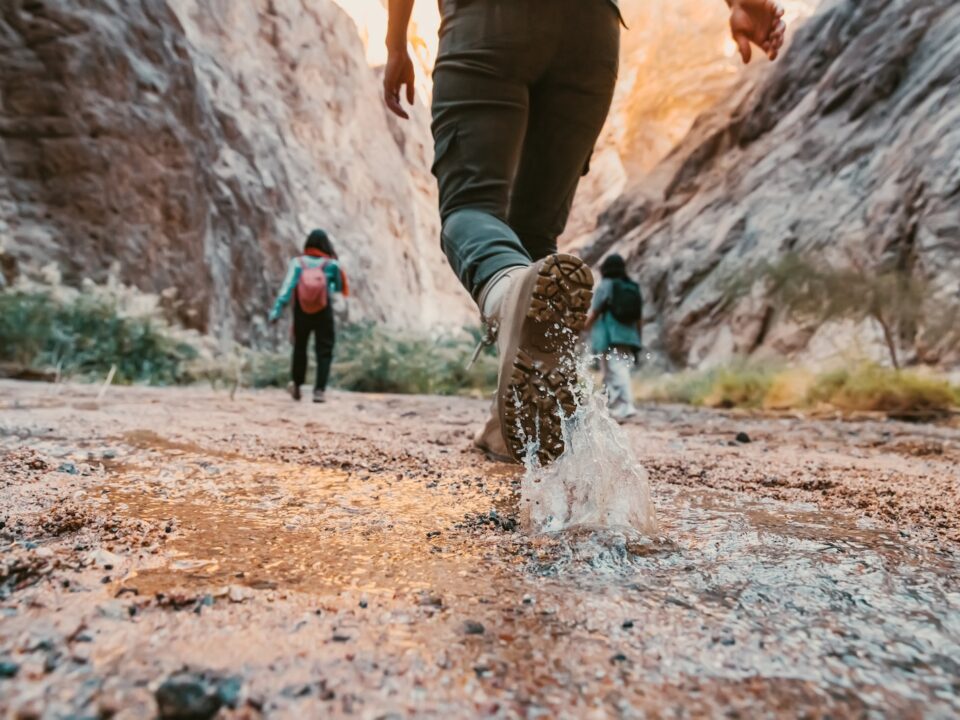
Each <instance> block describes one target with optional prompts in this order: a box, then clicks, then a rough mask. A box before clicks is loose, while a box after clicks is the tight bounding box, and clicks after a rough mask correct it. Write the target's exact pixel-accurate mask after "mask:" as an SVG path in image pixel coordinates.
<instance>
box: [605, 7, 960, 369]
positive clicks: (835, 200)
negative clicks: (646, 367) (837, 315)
mask: <svg viewBox="0 0 960 720" xmlns="http://www.w3.org/2000/svg"><path fill="white" fill-rule="evenodd" d="M958 68H960V5H958V4H957V3H956V2H953V0H857V1H853V0H847V1H843V2H833V3H828V4H827V5H825V6H824V8H823V9H822V10H821V12H820V13H819V14H818V15H816V16H815V17H813V18H812V19H810V20H809V21H807V23H806V24H805V25H804V26H802V27H801V28H800V30H799V31H798V32H797V33H796V35H795V36H794V38H793V40H792V44H791V46H790V48H789V50H788V52H787V53H786V55H785V56H784V57H783V58H782V59H781V60H779V61H778V62H777V63H776V64H774V65H772V66H766V67H763V68H756V69H754V70H752V71H751V73H749V74H748V75H747V79H746V80H745V81H744V87H743V88H742V89H740V90H739V91H737V92H735V93H734V95H733V96H732V97H730V98H729V99H728V100H726V101H724V102H723V103H721V104H720V105H719V106H718V107H717V108H716V109H715V110H713V111H711V112H710V113H708V114H706V115H704V116H703V117H701V118H700V119H699V120H698V121H697V123H696V124H695V126H694V128H693V130H692V131H691V133H690V134H689V136H688V137H687V138H686V139H685V140H684V141H683V142H682V143H681V144H680V146H679V147H678V148H677V149H676V150H675V151H674V152H673V153H672V154H671V155H670V156H669V157H668V158H667V159H666V160H665V161H664V162H663V163H661V165H660V166H658V168H656V169H655V170H654V172H653V173H652V174H651V175H649V176H647V177H645V178H644V179H643V180H641V181H639V182H637V183H634V184H633V185H632V186H631V187H629V188H628V189H627V190H626V191H625V192H624V193H623V195H621V197H620V198H619V199H618V200H617V201H616V202H615V203H614V204H613V205H612V206H611V207H610V208H609V209H608V210H607V211H606V212H605V213H604V215H603V216H602V217H601V220H600V226H599V228H598V231H597V232H596V234H595V235H594V240H593V244H592V245H591V246H590V247H588V248H587V250H586V254H587V256H588V259H590V260H592V261H598V260H599V259H600V258H601V257H602V256H603V255H604V254H605V253H606V252H608V251H611V250H614V249H615V250H617V251H619V252H621V253H623V254H624V255H626V256H627V257H628V258H629V265H630V268H631V270H632V271H633V272H634V273H636V274H637V275H638V277H639V279H640V281H641V283H642V285H643V287H644V289H645V291H646V296H647V299H648V304H647V307H648V313H649V318H648V319H649V321H650V322H651V323H653V324H654V325H653V326H652V327H651V333H649V334H648V337H651V336H652V337H658V340H659V343H660V346H661V349H662V350H663V351H664V352H665V353H666V355H667V356H668V357H669V358H670V359H671V360H672V361H673V362H675V363H677V364H691V365H696V364H700V363H703V362H709V361H714V360H719V359H722V358H724V357H729V356H731V355H734V354H748V353H759V354H763V353H765V352H769V351H776V352H779V353H786V354H788V355H792V354H798V353H801V352H803V351H804V350H805V348H807V346H808V344H809V343H810V342H811V340H812V339H813V337H814V332H813V329H812V328H805V327H798V326H797V325H796V324H795V323H793V322H791V321H790V320H789V318H787V317H785V316H784V314H783V313H782V312H781V311H780V310H779V309H778V308H775V307H771V305H770V303H769V302H767V301H765V300H764V299H763V298H762V297H756V296H754V297H752V298H750V299H749V300H744V301H742V302H740V303H738V304H735V305H732V306H731V305H730V304H727V303H724V302H723V299H722V298H723V293H722V292H721V290H720V287H721V285H722V283H723V280H724V278H727V277H729V276H730V275H732V274H735V273H736V271H737V270H738V268H742V267H744V265H746V264H747V263H749V262H750V261H756V260H762V259H767V260H774V259H776V258H777V257H779V256H783V255H784V254H785V253H788V252H796V253H802V254H808V255H813V256H815V257H819V258H822V261H823V262H824V263H829V264H844V263H855V264H857V265H858V266H859V265H862V266H864V267H865V268H867V271H873V270H875V269H879V268H889V267H897V268H901V269H903V270H906V271H909V272H911V273H914V274H915V275H917V276H919V277H923V278H925V279H926V280H928V281H929V282H930V283H931V285H932V287H933V288H934V290H935V293H936V296H937V297H938V298H943V299H950V300H952V301H954V302H956V301H958V300H960V72H958ZM907 341H908V344H912V346H913V347H912V350H913V353H912V354H913V356H914V357H916V359H918V360H921V361H925V362H950V361H953V360H956V359H957V356H958V355H960V350H958V348H956V347H949V346H947V343H946V342H944V341H940V340H939V339H938V338H936V337H929V336H928V335H925V334H924V333H923V332H922V329H921V333H920V334H919V335H918V336H917V337H916V338H907Z"/></svg>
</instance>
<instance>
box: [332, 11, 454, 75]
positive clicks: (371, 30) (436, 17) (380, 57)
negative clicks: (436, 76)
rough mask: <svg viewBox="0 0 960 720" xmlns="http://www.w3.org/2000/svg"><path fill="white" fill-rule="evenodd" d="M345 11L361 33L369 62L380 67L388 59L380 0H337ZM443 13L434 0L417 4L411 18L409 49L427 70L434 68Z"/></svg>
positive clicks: (384, 19)
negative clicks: (441, 13)
mask: <svg viewBox="0 0 960 720" xmlns="http://www.w3.org/2000/svg"><path fill="white" fill-rule="evenodd" d="M334 2H336V3H337V4H338V5H339V6H340V7H341V8H343V10H344V12H346V13H347V14H348V15H349V16H350V17H351V18H353V21H354V23H356V25H357V30H358V32H359V33H360V38H361V40H363V44H364V47H365V48H366V51H367V62H369V63H370V65H372V66H374V67H377V66H380V65H383V64H384V63H385V62H386V61H387V50H386V47H385V46H384V40H385V38H386V36H387V9H386V7H385V5H384V2H382V1H381V0H334ZM439 29H440V13H439V11H438V9H437V3H436V2H433V0H428V1H427V2H419V3H416V4H415V5H414V7H413V17H412V18H411V21H410V33H409V38H410V49H411V52H412V53H413V54H414V55H415V56H416V58H417V60H418V61H419V63H420V65H421V66H422V67H423V69H424V70H430V69H431V68H433V64H434V62H435V60H436V57H437V32H438V31H439Z"/></svg>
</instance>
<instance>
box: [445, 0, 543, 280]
mask: <svg viewBox="0 0 960 720" xmlns="http://www.w3.org/2000/svg"><path fill="white" fill-rule="evenodd" d="M442 6H443V24H442V26H441V29H440V51H439V55H438V58H437V64H436V68H435V70H434V75H433V77H434V86H433V137H434V142H435V146H436V152H435V161H434V165H433V173H434V175H436V177H437V182H438V184H439V189H440V216H441V219H442V221H443V231H442V235H441V240H442V245H443V250H444V252H445V253H446V255H447V258H448V260H449V261H450V265H451V267H452V268H453V270H454V272H455V273H456V274H457V276H458V277H459V278H460V281H461V282H462V283H463V285H464V287H466V288H467V290H468V291H469V292H470V293H471V294H472V295H473V297H474V299H478V298H479V295H480V292H481V290H482V288H483V286H484V285H485V284H486V282H487V281H488V280H489V279H490V278H491V277H493V276H494V275H496V274H497V273H498V272H500V271H502V270H504V269H506V268H510V267H517V266H525V265H529V264H530V257H529V255H528V254H527V252H526V251H525V250H524V248H523V245H522V243H521V242H520V239H519V238H518V237H517V234H516V233H515V232H514V231H513V230H512V229H511V228H510V227H509V225H508V224H507V222H506V220H507V212H508V204H509V199H510V188H511V186H512V184H513V180H514V176H515V174H516V170H517V166H518V164H519V162H520V153H521V148H522V147H523V141H524V135H525V133H526V130H527V115H528V102H529V94H528V86H529V84H530V83H531V82H532V81H533V80H534V79H535V78H536V77H537V76H538V75H539V74H540V73H542V72H543V70H544V68H545V67H546V63H547V61H548V60H549V57H550V47H549V45H550V38H551V37H552V36H553V35H556V32H557V30H556V29H557V28H558V27H559V24H560V20H559V15H560V14H559V11H558V10H557V9H555V8H552V7H551V6H550V5H549V4H544V3H536V2H533V1H532V0H483V2H477V1H475V0H444V2H443V4H442ZM538 8H540V9H539V10H538ZM551 28H552V30H551ZM551 33H552V35H551Z"/></svg>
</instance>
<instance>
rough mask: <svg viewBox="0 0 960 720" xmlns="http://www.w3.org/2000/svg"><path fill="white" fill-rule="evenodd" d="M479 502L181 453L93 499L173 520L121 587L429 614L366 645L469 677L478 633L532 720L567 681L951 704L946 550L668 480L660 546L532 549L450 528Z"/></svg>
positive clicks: (568, 535)
mask: <svg viewBox="0 0 960 720" xmlns="http://www.w3.org/2000/svg"><path fill="white" fill-rule="evenodd" d="M500 484H501V485H508V484H509V482H508V481H507V480H502V481H501V482H500ZM488 485H489V483H488ZM488 490H489V488H481V487H480V485H479V483H476V482H474V483H469V482H467V480H466V479H464V478H452V479H451V478H438V479H437V480H436V481H427V480H425V479H423V478H408V477H405V476H404V475H397V474H394V473H390V472H386V471H384V472H382V473H380V474H376V475H373V476H372V477H370V478H367V479H363V480H361V479H358V478H355V477H354V478H350V477H348V476H346V475H343V474H338V473H332V472H328V471H325V470H320V469H316V468H300V467H294V466H289V465H268V464H256V463H247V462H240V461H236V460H232V459H223V461H222V462H220V459H219V458H218V464H217V465H210V464H208V463H204V462H200V461H199V459H198V458H195V457H191V456H190V455H189V454H187V455H179V456H177V457H175V458H168V459H167V460H166V461H165V462H164V463H163V465H162V467H159V469H158V467H153V468H141V469H137V468H133V467H131V468H128V469H126V470H125V471H124V472H122V473H121V475H120V477H119V478H118V481H117V484H116V485H114V486H111V487H110V488H108V493H107V497H108V499H109V502H110V503H111V505H113V506H114V507H115V509H116V510H117V511H119V512H121V513H124V514H129V515H133V516H137V517H149V518H162V519H167V518H170V517H175V518H176V520H177V526H178V527H179V528H180V532H179V534H178V535H177V537H176V538H174V539H173V540H172V541H171V543H170V545H169V546H168V550H169V555H168V557H167V558H166V559H165V561H164V563H163V564H162V566H160V567H156V568H154V569H151V570H147V571H144V572H141V573H140V574H139V575H137V576H135V577H131V578H126V579H124V582H125V583H127V584H135V585H137V586H138V587H139V588H140V591H141V593H145V592H156V591H160V590H168V589H170V588H172V587H174V586H180V587H184V586H185V587H196V588H206V587H211V588H212V587H217V586H223V585H227V584H240V585H247V586H251V587H254V588H282V589H286V590H290V591H299V592H302V593H308V594H310V593H315V594H318V595H324V596H333V595H339V594H341V593H354V594H361V595H362V596H363V597H369V598H374V599H377V600H378V601H379V602H380V603H381V605H382V606H383V607H385V608H389V609H390V611H391V612H398V611H399V610H398V608H399V609H400V610H402V608H403V607H405V603H407V604H412V605H416V604H418V603H420V604H422V603H427V604H431V605H432V606H435V607H436V608H437V613H438V616H437V617H439V618H440V621H439V622H440V624H439V625H437V626H435V627H432V629H431V631H430V632H424V633H419V634H417V633H413V632H412V631H411V634H406V635H403V636H401V635H395V634H391V633H386V634H383V635H380V636H378V638H377V643H378V645H377V646H376V648H374V649H375V650H376V651H383V649H384V648H385V647H389V646H390V644H391V643H397V644H400V643H404V644H405V645H404V647H413V648H415V649H416V651H417V652H419V653H422V654H423V655H424V656H425V657H441V656H442V657H443V658H444V660H443V663H444V667H448V666H450V665H453V666H454V667H455V666H456V663H457V662H458V660H457V657H460V656H457V655H456V654H455V653H456V652H460V653H461V654H462V655H463V657H462V658H461V661H462V662H463V663H466V665H465V667H466V670H465V671H466V672H469V673H473V672H474V671H476V672H477V673H478V675H482V673H481V672H480V671H479V670H476V667H474V666H475V665H476V663H477V661H476V652H473V654H472V655H471V654H470V652H472V651H470V647H471V646H470V645H469V643H467V644H466V645H464V644H463V642H462V631H461V628H462V626H463V623H464V621H465V620H466V619H470V620H472V621H477V622H480V623H482V624H483V625H484V626H485V627H486V628H487V629H488V631H487V635H484V636H483V637H484V638H490V639H489V640H487V641H483V642H486V643H487V644H486V645H484V646H483V647H484V655H483V658H484V660H483V663H482V667H484V668H487V670H485V671H484V672H487V671H489V673H490V674H492V676H495V677H499V675H498V673H505V672H508V670H505V669H504V668H507V669H509V672H510V673H511V677H510V680H509V683H512V684H513V685H515V686H517V687H518V688H520V690H518V691H517V692H518V695H520V696H523V692H527V693H528V696H524V697H528V699H527V700H526V701H525V702H527V705H524V708H525V710H524V712H529V714H530V715H531V716H535V715H536V714H537V713H536V712H534V710H536V708H534V707H533V706H532V705H531V704H530V703H533V701H532V700H530V699H529V697H532V696H533V695H537V697H541V698H547V699H542V702H543V703H546V704H547V705H546V707H549V697H550V695H549V692H547V691H546V690H543V688H544V687H546V686H547V685H550V684H551V683H552V684H555V685H556V687H564V688H568V687H581V686H580V685H577V683H582V688H583V690H582V692H583V693H586V694H589V693H599V695H598V697H602V698H603V700H602V702H603V703H608V704H609V703H613V705H614V706H615V707H617V708H619V710H618V712H620V713H621V714H622V715H623V716H632V715H631V712H633V711H636V712H640V710H638V708H643V707H644V706H645V703H648V702H652V700H651V698H654V697H655V695H651V694H650V693H651V692H652V691H651V690H650V688H651V687H661V686H663V684H671V683H673V684H676V686H677V687H682V688H683V692H684V694H685V695H684V696H685V697H688V698H690V702H691V703H694V704H693V705H691V706H690V707H692V708H700V710H701V711H703V712H708V713H709V712H711V708H712V709H716V708H715V707H713V706H711V705H710V704H709V703H710V702H714V703H716V702H723V703H724V707H727V706H728V705H729V704H730V703H734V701H733V700H731V699H730V697H731V696H730V693H732V692H733V691H732V690H731V691H730V693H728V692H727V691H724V692H719V691H717V692H712V693H707V692H706V690H705V688H707V687H713V686H715V685H716V684H717V683H720V684H722V685H723V686H724V687H727V688H734V687H735V688H738V692H739V693H740V694H741V695H742V694H743V693H746V694H747V695H749V693H750V692H755V693H761V692H762V693H769V692H770V690H771V688H775V689H776V692H777V693H780V694H781V695H782V697H783V703H784V706H783V709H784V712H787V713H788V714H789V712H790V709H791V705H790V703H791V702H792V701H793V700H791V698H793V699H794V700H795V699H796V698H802V699H804V700H806V701H810V699H811V698H813V699H814V700H816V701H817V702H819V703H822V705H823V706H824V707H826V708H830V707H835V706H838V704H839V705H842V706H843V707H844V708H846V709H847V710H850V709H851V708H861V709H862V710H864V711H871V710H872V711H873V712H874V713H880V714H891V713H892V714H899V713H900V712H903V713H910V712H915V711H917V709H918V708H919V709H922V710H923V711H925V712H926V711H930V712H933V714H934V716H940V715H942V716H949V715H950V714H953V713H956V712H960V699H958V698H960V679H958V678H960V660H958V658H960V561H958V559H957V558H956V557H955V556H951V555H948V554H936V553H930V552H925V551H922V550H919V549H916V548H914V547H911V546H910V545H909V544H906V543H905V541H904V540H903V539H902V538H900V537H899V536H898V535H896V534H891V533H890V532H887V531H883V530H878V529H872V528H870V527H867V526H863V525H861V524H858V523H857V522H856V521H855V520H854V519H852V518H847V517H843V516H839V515H828V514H824V513H820V512H817V511H816V510H815V509H814V508H811V507H805V506H796V505H793V506H788V505H784V504H780V503H776V502H746V501H744V500H743V499H742V498H741V497H740V496H736V495H730V494H723V493H718V492H716V491H712V490H710V491H706V490H705V491H704V492H702V493H694V494H690V493H687V492H682V491H678V490H675V489H669V488H668V489H663V490H661V492H660V493H659V495H658V499H657V500H658V507H659V515H660V517H659V520H660V537H658V538H655V539H650V538H644V537H642V536H640V535H639V534H636V533H632V532H627V531H623V532H618V531H615V530H591V529H590V528H587V527H583V526H580V527H576V528H571V529H568V530H565V531H563V532H561V533H554V534H547V535H540V536H537V537H534V538H528V537H526V536H524V535H522V534H520V533H511V532H505V531H504V530H502V528H500V527H498V526H497V525H496V524H494V523H488V524H486V525H483V524H479V523H475V522H471V521H469V520H465V518H466V517H471V518H476V517H488V516H489V515H490V511H491V505H492V501H491V496H490V494H489V493H488ZM498 512H499V513H500V515H499V516H502V515H503V513H504V512H505V511H504V508H503V507H502V506H501V507H500V508H499V510H498ZM499 516H498V517H499ZM371 602H372V601H371ZM457 637H460V638H461V640H460V641H457V642H461V644H460V645H457V646H456V647H459V648H461V649H460V650H457V651H455V650H451V649H450V648H451V643H452V642H454V639H455V638H457ZM476 642H477V643H479V642H481V640H477V641H476ZM464 648H466V649H464ZM467 658H470V659H469V660H468V659H467ZM477 667H479V665H477ZM471 668H472V669H471ZM437 672H439V671H437ZM691 679H695V680H691ZM691 682H693V683H694V684H695V686H696V688H699V689H697V690H692V689H691V686H690V685H689V684H690V683H691ZM610 683H615V687H616V692H617V695H616V698H615V699H613V700H611V699H610V698H611V697H612V696H608V695H605V694H604V693H609V692H612V690H611V687H613V686H611V685H610ZM757 683H761V684H760V685H758V684H757ZM587 688H590V690H589V691H588V690H587ZM604 688H606V690H604ZM645 688H646V689H645ZM664 692H665V691H664ZM538 693H539V694H538ZM645 693H646V694H645ZM724 693H727V694H726V695H725V694H724ZM584 697H585V696H584ZM708 697H709V698H713V699H712V700H709V702H708V700H707V698H708ZM697 698H699V700H697ZM724 698H725V699H724ZM518 702H519V701H518ZM584 702H586V700H584ZM591 702H592V701H591ZM597 702H601V700H597ZM697 703H700V704H699V705H698V704H697ZM703 703H707V704H706V705H704V704H703ZM734 704H735V703H734ZM746 707H747V709H749V706H746ZM631 708H633V710H631ZM541 710H542V711H543V712H547V711H546V710H543V708H541ZM691 712H694V713H695V711H694V710H691ZM548 714H549V713H548Z"/></svg>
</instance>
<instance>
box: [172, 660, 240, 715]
mask: <svg viewBox="0 0 960 720" xmlns="http://www.w3.org/2000/svg"><path fill="white" fill-rule="evenodd" d="M242 688H243V680H242V679H241V678H240V677H238V676H231V677H219V676H217V675H214V674H212V673H207V672H192V671H186V670H185V671H181V672H178V673H174V674H173V675H171V676H170V677H168V678H167V679H166V680H164V681H163V683H162V684H161V685H160V687H158V688H157V692H156V693H155V697H156V700H157V717H159V718H160V719H161V720H207V719H208V718H212V717H214V716H215V715H216V714H217V713H218V712H219V711H220V708H222V707H223V706H227V707H231V708H234V707H236V706H237V705H238V704H239V700H240V693H241V690H242Z"/></svg>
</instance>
